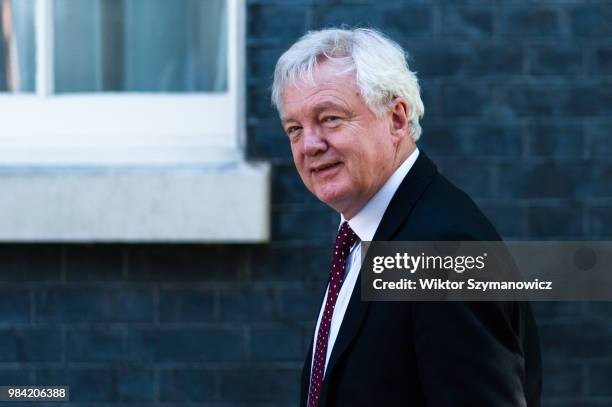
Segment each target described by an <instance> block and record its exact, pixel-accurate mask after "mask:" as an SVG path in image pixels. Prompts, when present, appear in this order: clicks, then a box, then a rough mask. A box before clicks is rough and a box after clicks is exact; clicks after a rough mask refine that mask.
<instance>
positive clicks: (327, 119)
mask: <svg viewBox="0 0 612 407" xmlns="http://www.w3.org/2000/svg"><path fill="white" fill-rule="evenodd" d="M338 120H340V118H339V117H338V116H325V117H324V118H323V122H324V123H334V122H337V121H338Z"/></svg>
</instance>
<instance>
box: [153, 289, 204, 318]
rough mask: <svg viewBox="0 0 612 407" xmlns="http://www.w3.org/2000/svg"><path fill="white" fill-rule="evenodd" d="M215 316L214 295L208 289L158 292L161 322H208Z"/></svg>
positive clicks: (164, 290)
mask: <svg viewBox="0 0 612 407" xmlns="http://www.w3.org/2000/svg"><path fill="white" fill-rule="evenodd" d="M214 316H215V293H214V291H213V290H209V289H190V288H187V289H182V288H176V289H174V288H172V289H171V288H168V289H161V290H160V292H159V320H160V321H161V322H197V321H210V320H212V319H213V318H214Z"/></svg>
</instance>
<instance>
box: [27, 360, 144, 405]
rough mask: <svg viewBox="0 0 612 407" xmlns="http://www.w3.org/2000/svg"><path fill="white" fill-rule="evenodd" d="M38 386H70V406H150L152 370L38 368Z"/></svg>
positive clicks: (138, 368)
mask: <svg viewBox="0 0 612 407" xmlns="http://www.w3.org/2000/svg"><path fill="white" fill-rule="evenodd" d="M36 383H37V384H39V385H51V386H70V401H71V402H151V401H153V400H154V380H153V370H152V369H149V368H146V367H111V368H109V367H99V368H88V367H69V368H63V369H56V368H40V369H37V372H36Z"/></svg>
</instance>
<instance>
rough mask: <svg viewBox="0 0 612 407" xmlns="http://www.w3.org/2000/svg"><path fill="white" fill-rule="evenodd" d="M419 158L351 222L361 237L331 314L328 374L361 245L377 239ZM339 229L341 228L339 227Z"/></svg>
mask: <svg viewBox="0 0 612 407" xmlns="http://www.w3.org/2000/svg"><path fill="white" fill-rule="evenodd" d="M418 156H419V149H418V148H415V150H414V151H413V152H412V154H410V155H409V156H408V158H406V160H405V161H404V162H403V163H402V165H400V166H399V167H398V169H397V170H395V172H394V173H393V174H392V175H391V176H390V177H389V179H388V180H387V182H385V184H384V185H383V186H382V188H380V189H379V190H378V192H377V193H376V194H375V195H374V196H373V197H372V198H371V199H370V200H369V201H368V203H367V204H366V205H365V206H364V207H363V208H361V210H360V211H359V212H358V213H357V214H356V215H355V216H354V217H353V218H352V219H351V220H349V221H348V223H349V226H350V227H351V229H353V231H354V232H355V234H357V236H358V237H359V240H358V241H357V243H355V244H354V245H353V247H352V248H351V251H350V253H349V256H348V258H347V260H346V264H347V267H348V270H347V271H345V275H344V282H343V283H342V287H341V288H340V293H339V294H338V299H337V300H336V306H335V308H334V314H333V315H332V320H331V326H330V329H329V342H328V344H327V355H326V357H325V371H327V362H328V361H329V356H330V355H331V353H332V349H333V348H334V343H335V342H336V337H337V336H338V332H339V331H340V326H341V325H342V320H343V319H344V314H345V313H346V308H347V307H348V303H349V300H350V299H351V295H352V294H353V289H354V288H355V282H356V281H357V277H358V275H359V270H360V269H361V242H362V241H365V242H369V241H372V239H373V238H374V234H375V233H376V229H378V225H379V224H380V221H381V220H382V217H383V215H384V213H385V211H386V210H387V206H389V202H391V198H393V195H395V191H397V188H398V187H399V186H400V184H401V183H402V181H403V180H404V177H406V175H407V174H408V171H410V169H411V168H412V166H413V165H414V163H415V161H416V160H417V158H418ZM343 222H344V216H342V215H340V225H342V223H343ZM338 228H339V227H338ZM326 301H327V293H326V294H325V298H323V304H322V305H321V311H320V312H319V318H318V320H317V327H316V329H315V332H314V338H313V346H316V343H317V333H318V332H319V324H320V323H321V316H322V315H323V311H324V309H325V302H326ZM314 355H315V349H314V348H313V349H312V360H311V362H310V366H311V370H312V363H313V360H314Z"/></svg>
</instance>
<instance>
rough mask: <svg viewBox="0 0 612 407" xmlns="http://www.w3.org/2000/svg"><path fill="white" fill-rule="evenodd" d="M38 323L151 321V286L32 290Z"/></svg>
mask: <svg viewBox="0 0 612 407" xmlns="http://www.w3.org/2000/svg"><path fill="white" fill-rule="evenodd" d="M36 311H37V320H38V321H42V322H121V321H125V322H128V321H134V322H135V321H152V320H153V290H152V289H151V288H123V287H121V288H103V287H50V288H41V289H40V290H38V292H37V293H36Z"/></svg>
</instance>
